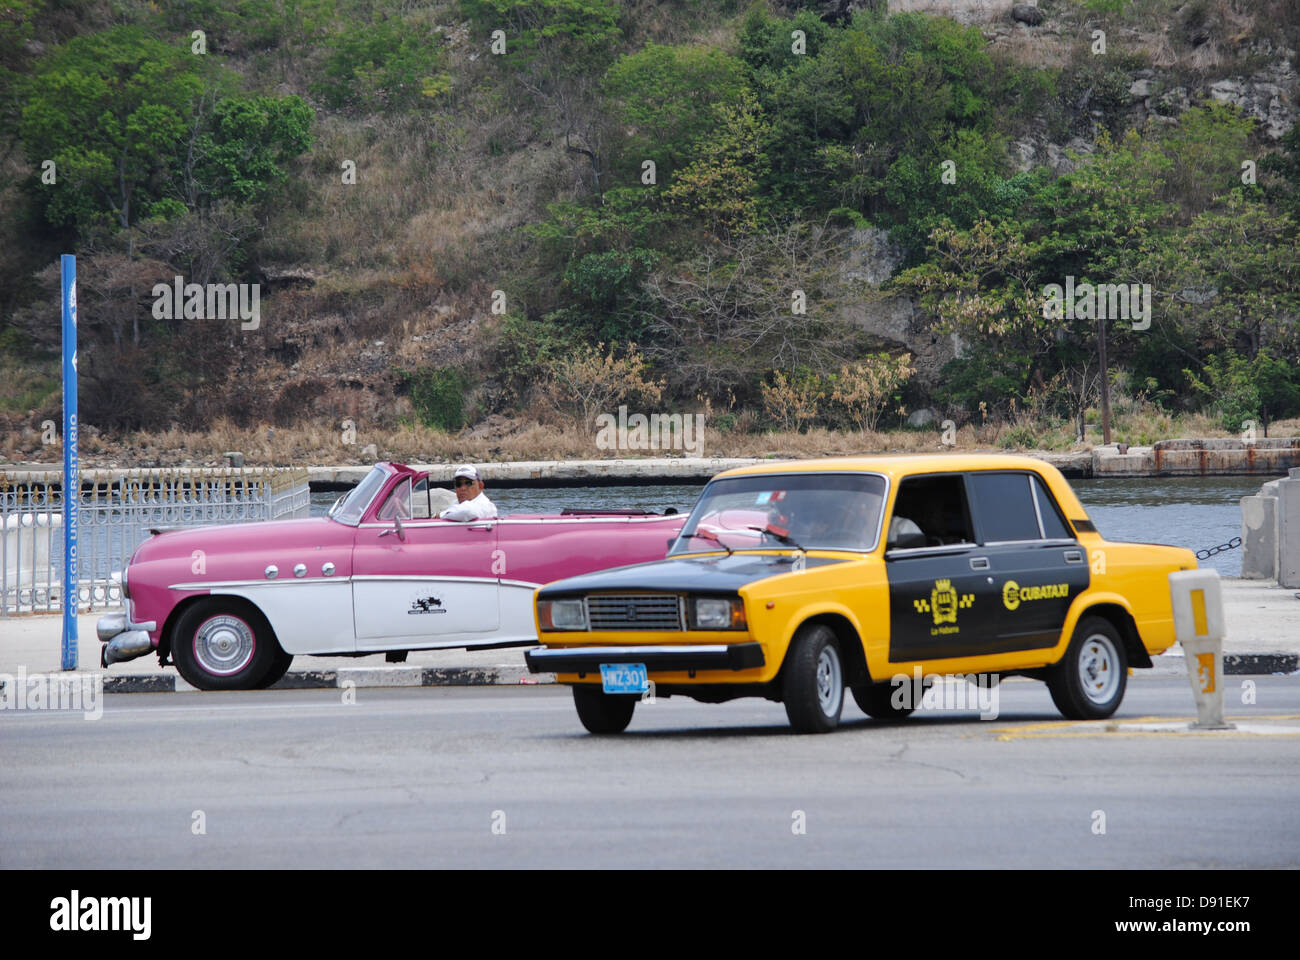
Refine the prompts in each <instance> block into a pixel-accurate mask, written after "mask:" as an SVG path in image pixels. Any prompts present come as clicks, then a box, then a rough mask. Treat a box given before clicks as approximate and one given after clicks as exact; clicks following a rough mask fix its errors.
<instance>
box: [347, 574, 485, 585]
mask: <svg viewBox="0 0 1300 960" xmlns="http://www.w3.org/2000/svg"><path fill="white" fill-rule="evenodd" d="M349 579H351V580H419V581H420V582H422V583H423V582H428V583H441V582H443V581H452V582H455V583H496V582H497V578H496V577H453V576H451V575H447V576H442V575H439V574H430V575H428V576H423V575H419V574H407V573H358V574H354V575H353V576H352V577H350V578H349Z"/></svg>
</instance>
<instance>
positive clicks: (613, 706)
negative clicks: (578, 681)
mask: <svg viewBox="0 0 1300 960" xmlns="http://www.w3.org/2000/svg"><path fill="white" fill-rule="evenodd" d="M637 700H638V697H636V696H635V695H628V694H614V693H605V692H604V691H603V690H601V689H600V687H597V686H575V687H574V688H573V705H574V706H575V707H577V708H578V719H579V720H581V721H582V725H583V726H584V727H586V728H587V729H588V730H589V731H590V732H591V733H622V732H623V731H624V730H626V729H627V725H628V724H629V723H631V722H632V711H634V710H635V709H636V702H637Z"/></svg>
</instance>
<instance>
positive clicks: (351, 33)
mask: <svg viewBox="0 0 1300 960" xmlns="http://www.w3.org/2000/svg"><path fill="white" fill-rule="evenodd" d="M326 46H327V48H328V49H329V51H330V52H329V55H328V56H327V57H326V58H325V63H324V67H323V74H324V76H323V78H322V79H321V80H319V81H317V82H316V83H315V84H314V85H313V89H314V90H315V91H316V92H317V93H318V94H320V95H321V96H322V97H323V98H324V100H325V102H326V103H327V104H328V105H329V106H331V107H335V108H343V107H352V108H357V109H362V110H395V109H398V108H406V109H410V108H412V107H416V106H419V105H421V104H423V103H427V102H430V101H432V100H433V99H434V98H435V97H436V96H437V95H438V94H440V93H445V92H446V91H447V90H448V89H449V88H450V78H449V77H448V75H447V74H446V73H445V72H444V70H443V67H444V66H445V57H444V55H443V52H442V46H441V36H440V35H439V34H436V33H433V32H432V31H431V30H430V28H429V27H427V26H425V25H423V24H417V23H411V22H408V21H405V20H403V19H401V18H399V17H392V18H388V19H382V20H376V21H374V22H373V23H362V24H347V25H346V26H344V27H343V28H342V29H340V30H339V31H338V32H337V33H335V34H333V35H332V36H330V37H329V38H328V39H327V40H326Z"/></svg>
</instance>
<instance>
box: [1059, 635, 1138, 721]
mask: <svg viewBox="0 0 1300 960" xmlns="http://www.w3.org/2000/svg"><path fill="white" fill-rule="evenodd" d="M1127 686H1128V658H1127V657H1126V656H1125V654H1124V641H1123V640H1122V639H1121V638H1120V635H1119V631H1118V630H1116V629H1115V625H1114V624H1112V623H1111V622H1110V621H1109V620H1105V619H1102V618H1101V617H1085V618H1084V619H1083V620H1080V621H1079V624H1078V626H1076V627H1075V628H1074V637H1073V639H1071V640H1070V646H1069V647H1068V648H1067V649H1066V651H1065V656H1064V657H1062V658H1061V662H1060V663H1058V664H1057V665H1056V666H1055V667H1054V668H1053V669H1052V672H1051V673H1050V674H1049V675H1048V678H1047V689H1048V690H1049V691H1050V692H1051V694H1052V702H1053V703H1055V704H1056V709H1058V710H1060V711H1061V715H1062V716H1064V717H1065V718H1066V719H1068V720H1104V719H1105V718H1106V717H1109V716H1110V715H1111V714H1112V713H1114V712H1115V711H1116V710H1118V709H1119V704H1120V701H1121V700H1123V699H1124V690H1125V688H1126V687H1127Z"/></svg>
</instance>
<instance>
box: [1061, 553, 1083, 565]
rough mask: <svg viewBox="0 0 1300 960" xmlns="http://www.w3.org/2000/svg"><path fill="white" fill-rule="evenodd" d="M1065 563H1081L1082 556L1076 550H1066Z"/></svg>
mask: <svg viewBox="0 0 1300 960" xmlns="http://www.w3.org/2000/svg"><path fill="white" fill-rule="evenodd" d="M1065 562H1066V563H1083V554H1082V553H1080V552H1079V551H1078V550H1066V551H1065Z"/></svg>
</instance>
